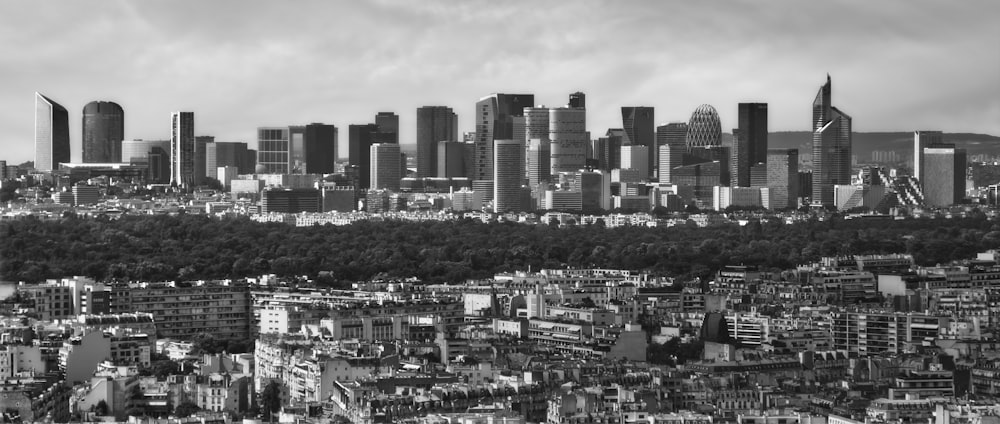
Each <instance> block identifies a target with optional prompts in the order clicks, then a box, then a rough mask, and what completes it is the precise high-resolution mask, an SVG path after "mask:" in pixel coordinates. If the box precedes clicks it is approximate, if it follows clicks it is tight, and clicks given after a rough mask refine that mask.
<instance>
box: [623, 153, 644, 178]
mask: <svg viewBox="0 0 1000 424" xmlns="http://www.w3.org/2000/svg"><path fill="white" fill-rule="evenodd" d="M621 158H622V166H621V169H631V170H634V171H636V172H637V173H638V175H639V178H642V179H643V180H648V175H649V169H648V168H646V167H647V166H649V146H641V145H637V144H633V145H629V146H622V156H621Z"/></svg>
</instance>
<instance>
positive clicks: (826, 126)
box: [812, 75, 851, 206]
mask: <svg viewBox="0 0 1000 424" xmlns="http://www.w3.org/2000/svg"><path fill="white" fill-rule="evenodd" d="M831 91H832V90H831V83H830V76H829V75H827V76H826V84H823V86H822V87H820V89H819V92H818V93H816V99H815V100H813V120H812V126H813V146H812V160H813V176H812V178H813V179H812V203H813V204H817V205H823V206H832V205H833V204H834V203H833V186H835V185H838V184H840V185H847V184H850V183H851V117H850V116H848V115H847V114H845V113H843V112H841V111H840V110H839V109H837V108H835V107H833V106H831V105H830V103H831V99H830V97H831Z"/></svg>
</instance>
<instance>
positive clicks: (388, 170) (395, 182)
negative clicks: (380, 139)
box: [369, 143, 402, 191]
mask: <svg viewBox="0 0 1000 424" xmlns="http://www.w3.org/2000/svg"><path fill="white" fill-rule="evenodd" d="M369 156H370V158H371V159H370V160H371V164H370V165H371V166H370V171H369V172H370V181H371V188H372V189H375V190H393V191H399V180H400V178H401V176H400V173H399V172H400V170H401V169H402V166H401V165H400V159H401V156H400V153H399V144H396V143H375V144H372V145H371V147H369Z"/></svg>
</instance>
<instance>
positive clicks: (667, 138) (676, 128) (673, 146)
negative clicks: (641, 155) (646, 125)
mask: <svg viewBox="0 0 1000 424" xmlns="http://www.w3.org/2000/svg"><path fill="white" fill-rule="evenodd" d="M687 132H688V126H687V123H686V122H672V123H669V124H664V125H660V126H658V127H656V146H657V153H656V154H657V156H658V157H657V159H658V160H657V166H658V168H659V169H658V172H657V176H658V177H659V180H660V182H662V183H668V182H673V180H672V179H671V178H672V176H673V172H672V171H673V169H674V168H676V167H678V166H681V165H683V164H684V153H685V152H686V151H687Z"/></svg>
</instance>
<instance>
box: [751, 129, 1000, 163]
mask: <svg viewBox="0 0 1000 424" xmlns="http://www.w3.org/2000/svg"><path fill="white" fill-rule="evenodd" d="M853 135H854V139H853V141H852V143H851V149H852V154H854V155H857V157H858V160H860V161H866V160H868V159H870V158H871V155H872V152H873V151H876V150H881V151H896V152H899V153H900V154H901V155H902V156H903V157H904V158H912V157H913V133H912V132H903V131H899V132H855V133H853ZM942 141H944V142H945V143H950V144H954V145H955V146H956V147H959V148H964V149H965V150H966V152H967V153H968V154H969V156H972V155H977V154H989V155H996V154H998V153H1000V137H997V136H994V135H989V134H972V133H944V134H943V135H942ZM767 144H768V146H767V147H768V148H773V149H799V153H800V154H802V153H807V154H808V153H811V152H812V150H811V145H812V133H811V132H809V131H779V132H772V133H769V134H768V138H767Z"/></svg>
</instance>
